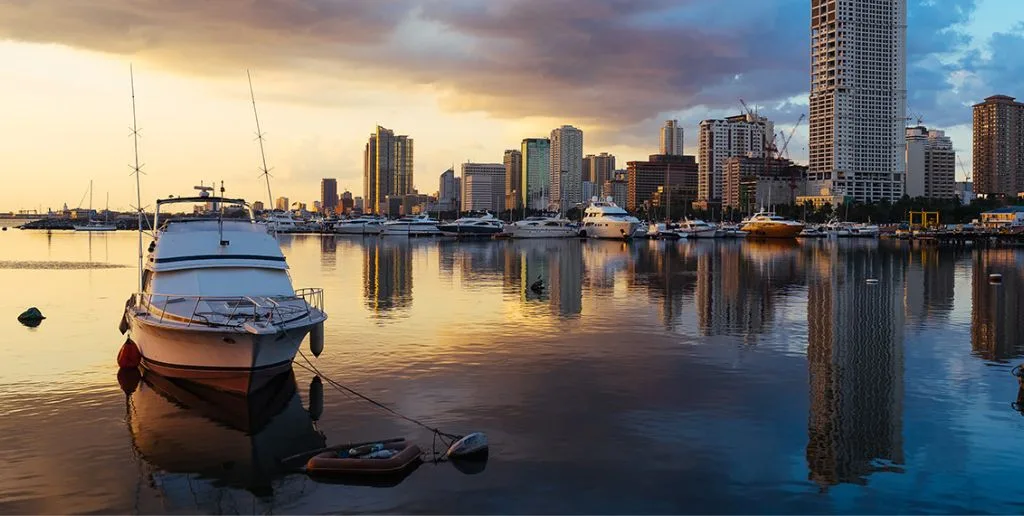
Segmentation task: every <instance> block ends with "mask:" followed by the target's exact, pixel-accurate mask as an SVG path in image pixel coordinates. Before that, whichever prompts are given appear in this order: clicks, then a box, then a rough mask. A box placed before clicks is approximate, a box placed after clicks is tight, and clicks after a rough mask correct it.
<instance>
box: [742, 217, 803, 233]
mask: <svg viewBox="0 0 1024 516" xmlns="http://www.w3.org/2000/svg"><path fill="white" fill-rule="evenodd" d="M740 229H742V230H743V231H746V232H747V233H748V234H749V236H750V237H755V238H795V237H796V236H797V235H799V234H800V232H801V231H803V230H804V225H803V224H801V223H800V222H797V221H795V220H789V219H786V218H783V217H780V216H778V215H776V214H775V213H774V212H770V211H765V210H761V211H758V212H757V213H755V214H754V215H752V216H750V218H748V219H746V220H745V221H744V222H743V225H742V226H740Z"/></svg>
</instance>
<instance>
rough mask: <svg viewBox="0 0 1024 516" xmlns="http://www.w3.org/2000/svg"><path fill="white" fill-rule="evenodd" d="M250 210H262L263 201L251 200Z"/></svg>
mask: <svg viewBox="0 0 1024 516" xmlns="http://www.w3.org/2000/svg"><path fill="white" fill-rule="evenodd" d="M252 211H255V212H257V213H259V212H261V211H263V201H253V202H252Z"/></svg>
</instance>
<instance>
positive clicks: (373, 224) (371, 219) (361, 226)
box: [334, 215, 388, 235]
mask: <svg viewBox="0 0 1024 516" xmlns="http://www.w3.org/2000/svg"><path fill="white" fill-rule="evenodd" d="M387 221H388V219H386V218H384V217H375V216H373V215H363V216H361V217H356V218H354V219H345V220H342V221H339V222H338V223H336V224H335V225H334V232H335V233H338V234H339V235H379V234H380V231H381V229H382V228H383V227H384V223H385V222H387Z"/></svg>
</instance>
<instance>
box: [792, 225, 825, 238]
mask: <svg viewBox="0 0 1024 516" xmlns="http://www.w3.org/2000/svg"><path fill="white" fill-rule="evenodd" d="M797 236H798V237H800V238H823V237H827V236H828V232H827V231H825V230H824V229H822V227H821V226H806V227H805V228H804V229H803V231H801V232H800V234H798V235H797Z"/></svg>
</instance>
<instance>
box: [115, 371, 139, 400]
mask: <svg viewBox="0 0 1024 516" xmlns="http://www.w3.org/2000/svg"><path fill="white" fill-rule="evenodd" d="M141 379H142V375H141V374H140V373H139V368H137V367H122V368H121V369H118V370H117V384H118V385H120V386H121V390H122V391H124V393H125V394H131V393H133V392H135V388H136V387H138V386H139V380H141Z"/></svg>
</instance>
